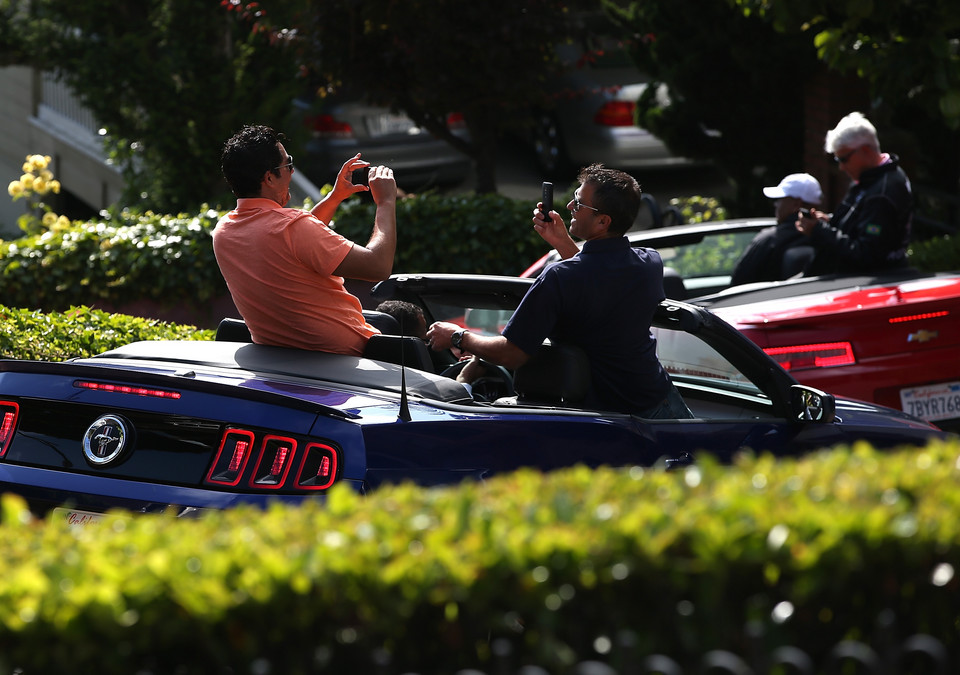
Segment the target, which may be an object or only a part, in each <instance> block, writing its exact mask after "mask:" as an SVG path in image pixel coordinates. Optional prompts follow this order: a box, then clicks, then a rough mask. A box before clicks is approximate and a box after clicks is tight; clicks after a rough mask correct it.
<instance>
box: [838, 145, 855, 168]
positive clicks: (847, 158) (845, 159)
mask: <svg viewBox="0 0 960 675" xmlns="http://www.w3.org/2000/svg"><path fill="white" fill-rule="evenodd" d="M856 152H857V149H856V148H854V149H853V150H851V151H850V152H848V153H847V154H845V155H843V156H838V155H834V156H833V161H834V162H836V163H837V164H846V163H847V162H849V161H850V158H851V157H853V155H854V154H855V153H856Z"/></svg>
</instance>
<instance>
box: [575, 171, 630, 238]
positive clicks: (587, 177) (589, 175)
mask: <svg viewBox="0 0 960 675" xmlns="http://www.w3.org/2000/svg"><path fill="white" fill-rule="evenodd" d="M577 180H578V181H579V182H580V183H583V184H587V183H590V184H591V185H593V186H594V191H593V202H594V203H593V204H591V206H593V207H595V208H597V209H598V210H599V212H600V213H605V214H606V215H608V216H610V221H611V222H610V230H609V231H610V232H612V233H614V234H624V233H625V232H626V231H627V230H629V229H630V226H631V225H633V223H634V221H635V220H636V219H637V214H638V213H640V206H641V205H642V204H643V200H642V199H641V197H640V195H641V192H640V184H639V183H638V182H637V179H636V178H634V177H633V176H631V175H630V174H628V173H624V172H623V171H617V170H616V169H608V168H606V167H605V166H604V165H603V164H591V165H590V166H586V167H584V168H582V169H581V170H580V174H579V175H578V176H577Z"/></svg>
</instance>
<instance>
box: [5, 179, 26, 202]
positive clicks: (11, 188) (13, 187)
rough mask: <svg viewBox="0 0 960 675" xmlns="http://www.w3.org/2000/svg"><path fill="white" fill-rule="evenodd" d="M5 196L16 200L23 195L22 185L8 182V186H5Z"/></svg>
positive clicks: (18, 182)
mask: <svg viewBox="0 0 960 675" xmlns="http://www.w3.org/2000/svg"><path fill="white" fill-rule="evenodd" d="M7 194H9V195H10V196H11V197H13V198H14V199H16V198H17V197H20V196H22V195H23V184H22V183H21V182H20V181H18V180H14V181H10V185H8V186H7Z"/></svg>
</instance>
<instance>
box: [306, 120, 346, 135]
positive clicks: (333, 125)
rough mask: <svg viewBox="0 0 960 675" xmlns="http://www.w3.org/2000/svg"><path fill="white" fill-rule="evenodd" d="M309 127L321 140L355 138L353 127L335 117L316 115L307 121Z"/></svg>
mask: <svg viewBox="0 0 960 675" xmlns="http://www.w3.org/2000/svg"><path fill="white" fill-rule="evenodd" d="M307 126H309V127H310V128H311V129H313V132H314V134H316V135H317V136H319V137H320V138H353V127H351V126H350V123H349V122H341V121H340V120H338V119H336V118H335V117H334V116H333V115H315V116H313V117H310V118H308V119H307Z"/></svg>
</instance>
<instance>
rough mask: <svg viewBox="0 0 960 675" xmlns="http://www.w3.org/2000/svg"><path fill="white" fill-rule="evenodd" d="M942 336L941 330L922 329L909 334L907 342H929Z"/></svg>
mask: <svg viewBox="0 0 960 675" xmlns="http://www.w3.org/2000/svg"><path fill="white" fill-rule="evenodd" d="M938 337H940V331H937V330H923V329H920V330H918V331H917V332H916V333H910V335H908V336H907V342H920V343H923V342H929V341H930V340H934V339H936V338H938Z"/></svg>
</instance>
